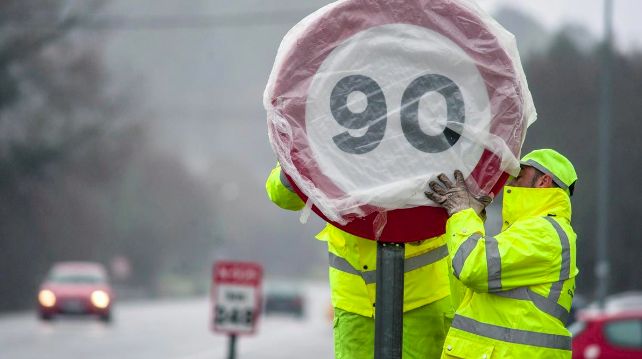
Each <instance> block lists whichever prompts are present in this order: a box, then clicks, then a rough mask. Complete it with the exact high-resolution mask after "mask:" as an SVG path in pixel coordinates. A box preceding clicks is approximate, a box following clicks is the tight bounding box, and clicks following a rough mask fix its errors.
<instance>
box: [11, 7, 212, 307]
mask: <svg viewBox="0 0 642 359" xmlns="http://www.w3.org/2000/svg"><path fill="white" fill-rule="evenodd" d="M99 6H100V1H77V2H70V1H61V0H56V1H53V0H52V1H45V2H42V1H24V0H9V1H3V2H0V293H3V295H2V296H0V311H1V310H9V309H15V308H25V307H27V308H28V307H31V306H32V305H33V300H34V299H33V298H35V292H36V290H37V286H38V283H39V281H40V280H41V279H42V277H43V275H44V274H45V272H46V270H47V269H48V267H49V266H50V264H51V263H52V262H54V261H59V260H96V261H101V262H103V263H105V264H109V262H110V260H111V259H112V258H114V257H117V256H120V257H124V258H126V259H127V260H129V262H130V263H131V266H132V270H133V273H132V275H131V277H130V278H125V279H124V280H126V281H128V283H129V284H130V285H136V286H138V287H140V288H142V289H143V290H146V291H156V292H163V288H165V287H167V285H166V284H164V283H167V282H169V283H170V285H171V284H172V279H171V278H179V279H177V280H174V283H175V282H181V279H184V278H185V277H188V276H190V275H194V274H200V273H202V272H204V271H205V272H206V271H207V268H208V266H209V263H207V260H208V259H209V258H210V256H211V252H210V251H211V246H212V243H213V234H212V233H213V230H212V228H211V225H210V223H211V222H212V221H213V216H214V214H213V211H212V209H211V206H210V204H209V202H208V201H207V199H208V198H210V197H211V196H210V195H209V193H207V188H206V187H205V186H204V185H203V184H201V183H199V182H198V181H196V180H194V179H193V178H191V177H190V176H189V174H188V173H187V171H186V170H185V168H184V167H183V165H182V164H180V163H178V162H177V161H176V160H174V159H172V158H171V156H166V155H162V154H158V153H155V152H153V151H152V150H150V149H149V146H147V143H146V141H145V131H144V126H143V125H141V124H139V123H134V122H133V121H132V120H131V118H132V117H134V116H132V114H131V113H132V112H135V111H134V110H132V108H135V103H133V102H132V100H131V99H132V98H136V97H135V96H133V94H132V92H131V89H130V87H129V86H127V87H125V85H128V84H113V83H111V82H110V77H109V74H108V73H107V72H106V70H105V66H104V64H103V63H102V53H101V41H100V34H98V33H95V32H87V31H82V29H79V28H77V27H76V26H77V25H78V24H82V23H83V21H87V20H88V19H89V18H90V16H91V15H92V14H93V13H94V12H95V11H96V9H97V8H98V7H99ZM97 40H98V41H97ZM124 88H127V90H124ZM204 193H205V194H204ZM167 278H170V279H169V280H168V279H167ZM182 282H183V283H185V282H189V281H185V280H184V281H182ZM164 286H165V287H164ZM166 291H167V290H166ZM170 291H171V290H170Z"/></svg>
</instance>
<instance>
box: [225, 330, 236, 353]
mask: <svg viewBox="0 0 642 359" xmlns="http://www.w3.org/2000/svg"><path fill="white" fill-rule="evenodd" d="M227 354H228V356H227V357H228V359H236V334H230V340H229V347H228V352H227Z"/></svg>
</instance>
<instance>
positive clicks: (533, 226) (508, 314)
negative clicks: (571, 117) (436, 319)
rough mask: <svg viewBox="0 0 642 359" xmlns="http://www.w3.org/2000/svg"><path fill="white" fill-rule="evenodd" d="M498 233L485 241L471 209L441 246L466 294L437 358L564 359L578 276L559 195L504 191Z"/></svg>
mask: <svg viewBox="0 0 642 359" xmlns="http://www.w3.org/2000/svg"><path fill="white" fill-rule="evenodd" d="M502 214H503V220H504V224H503V227H502V231H501V232H500V233H499V234H498V235H496V236H494V237H491V236H486V235H485V232H484V226H483V223H482V221H481V219H479V217H478V216H477V214H476V213H475V212H474V211H473V210H472V209H467V210H464V211H461V212H459V213H456V214H454V215H453V216H452V217H451V218H450V219H449V220H448V222H447V225H446V238H447V244H448V249H449V251H450V253H451V255H450V256H451V259H452V270H453V274H454V275H455V277H457V278H458V279H459V280H460V281H461V283H463V284H464V285H465V286H466V292H465V294H464V296H463V299H462V301H461V303H460V305H459V307H458V309H457V311H456V315H455V318H454V320H453V323H452V326H451V329H450V331H449V333H448V337H447V338H446V343H445V344H444V351H443V355H442V357H444V358H453V357H454V358H486V359H489V358H570V357H571V337H570V333H569V332H568V330H567V329H566V327H565V323H566V317H567V315H568V312H569V309H570V307H571V302H572V299H573V294H574V291H575V276H576V275H577V273H578V269H577V267H576V258H575V240H576V235H575V232H573V229H572V228H571V223H570V221H571V203H570V198H569V196H568V195H567V194H566V193H565V192H564V191H563V190H562V189H560V188H521V187H509V186H507V187H505V188H504V202H503V213H502Z"/></svg>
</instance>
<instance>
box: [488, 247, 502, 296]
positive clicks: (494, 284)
mask: <svg viewBox="0 0 642 359" xmlns="http://www.w3.org/2000/svg"><path fill="white" fill-rule="evenodd" d="M486 268H487V269H488V291H489V292H497V291H500V290H501V289H502V258H501V256H500V255H499V244H498V243H497V239H495V237H490V236H489V237H486Z"/></svg>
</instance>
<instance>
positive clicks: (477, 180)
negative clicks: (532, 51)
mask: <svg viewBox="0 0 642 359" xmlns="http://www.w3.org/2000/svg"><path fill="white" fill-rule="evenodd" d="M265 105H266V108H267V110H268V118H269V121H268V124H269V129H270V139H271V143H272V145H273V147H274V149H275V152H276V153H277V156H278V158H279V161H280V162H281V164H282V167H283V168H284V170H285V172H286V173H287V175H288V176H289V177H288V178H289V179H290V180H291V182H292V183H293V184H294V187H295V190H296V191H297V193H299V195H300V196H301V197H303V198H304V199H307V198H308V197H309V198H311V199H312V201H313V203H314V204H315V207H314V210H315V211H316V212H317V213H318V214H320V215H321V216H322V217H323V218H324V219H326V220H328V221H330V222H332V223H333V224H335V225H337V226H339V227H340V228H342V229H344V230H346V231H347V232H349V233H352V234H355V235H358V236H361V237H365V238H370V239H378V240H383V241H388V242H410V241H416V240H421V239H426V238H431V237H434V236H437V235H439V234H441V233H443V231H444V224H445V220H446V215H445V212H444V211H443V209H441V208H439V207H438V206H436V205H435V204H434V203H431V202H430V201H428V200H427V199H426V198H425V197H424V195H423V189H424V188H425V184H426V182H427V181H428V179H430V178H432V177H434V176H436V175H437V174H439V173H442V172H443V173H447V174H452V172H453V171H454V170H455V169H460V170H462V172H464V175H465V176H466V177H468V179H467V181H468V183H469V185H471V186H472V187H473V188H474V190H475V191H477V192H478V193H482V192H484V193H489V192H495V193H496V192H497V191H498V189H499V188H500V187H501V186H502V185H503V183H504V181H505V179H506V177H507V176H506V174H505V172H507V171H511V170H515V169H517V168H518V162H517V157H518V155H519V151H520V149H521V145H522V142H523V138H524V135H525V129H526V127H527V126H528V124H529V123H530V122H532V121H533V120H534V116H535V114H534V109H533V105H532V100H531V98H530V93H529V92H528V89H527V87H526V82H525V77H524V75H523V71H522V69H521V65H520V63H519V56H518V55H517V52H516V49H515V48H514V43H513V42H512V38H511V35H510V34H508V33H507V32H506V31H505V30H503V29H502V28H501V27H500V26H499V25H498V24H497V23H495V22H494V21H492V19H490V18H488V17H487V15H485V14H483V13H482V12H481V11H480V10H478V9H477V8H476V7H475V6H473V5H471V4H470V3H469V2H467V1H466V0H459V1H456V0H433V1H429V2H426V1H419V0H393V1H389V0H385V1H384V0H345V1H338V2H336V3H333V4H331V5H328V6H326V7H325V8H323V9H321V10H319V11H318V12H316V13H314V14H312V15H310V16H309V17H308V18H306V19H304V20H303V21H302V22H301V23H299V24H298V25H297V26H295V28H293V29H292V30H291V31H290V33H288V35H286V38H285V39H284V41H283V43H282V44H281V48H280V49H279V54H278V55H277V61H276V63H275V66H274V69H273V72H272V75H271V77H270V82H269V84H268V87H267V89H266V98H265ZM382 214H385V216H382Z"/></svg>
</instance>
